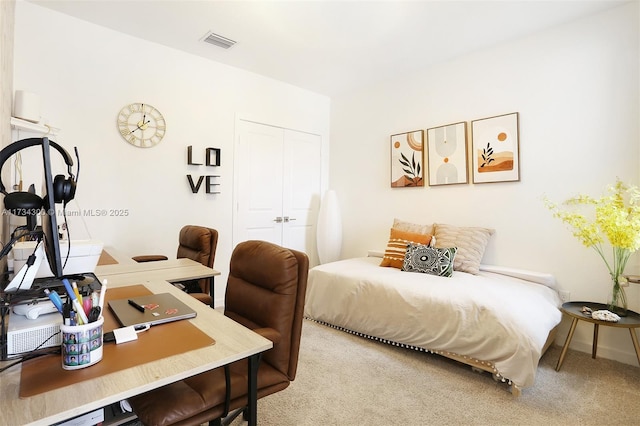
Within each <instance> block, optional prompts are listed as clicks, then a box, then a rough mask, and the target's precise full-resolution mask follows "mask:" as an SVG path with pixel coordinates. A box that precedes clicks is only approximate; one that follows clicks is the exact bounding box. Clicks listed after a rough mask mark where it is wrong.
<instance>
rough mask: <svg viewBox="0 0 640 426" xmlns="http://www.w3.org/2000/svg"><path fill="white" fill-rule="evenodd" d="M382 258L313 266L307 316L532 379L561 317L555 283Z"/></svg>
mask: <svg viewBox="0 0 640 426" xmlns="http://www.w3.org/2000/svg"><path fill="white" fill-rule="evenodd" d="M379 264H380V259H379V258H376V257H363V258H355V259H347V260H341V261H338V262H332V263H328V264H324V265H319V266H316V267H314V268H312V269H311V271H310V272H309V280H308V284H307V296H306V305H305V316H307V317H308V318H311V319H315V320H318V321H324V322H327V323H330V324H333V325H336V326H340V327H344V328H347V329H349V330H353V331H356V332H360V333H364V334H368V335H371V336H375V337H379V338H382V339H387V340H391V341H394V342H398V343H403V344H407V345H413V346H416V347H420V348H424V349H428V350H434V351H448V352H453V353H455V354H458V355H464V356H468V357H472V358H475V359H477V360H480V361H489V362H491V363H493V364H494V366H495V368H496V369H497V373H498V374H499V375H501V376H503V377H505V378H507V379H509V380H511V381H512V382H513V383H514V384H516V385H517V386H519V387H527V386H531V385H532V384H533V383H534V379H535V372H536V369H537V366H538V361H539V359H540V356H541V354H542V349H543V346H544V344H545V342H546V340H547V337H548V335H549V332H550V330H552V329H553V328H554V327H555V326H556V325H557V324H558V323H559V322H560V319H561V313H560V310H559V309H558V307H559V306H560V305H561V301H560V298H559V297H558V294H557V292H556V291H555V290H553V289H552V288H550V287H549V286H547V285H544V284H540V283H539V282H540V281H541V280H538V282H533V281H526V280H523V279H520V278H515V277H513V276H509V275H504V274H499V273H495V272H488V271H481V272H480V274H479V275H472V274H468V273H465V272H458V271H454V273H453V276H452V277H450V278H446V277H439V276H434V275H429V274H422V273H414V272H403V271H400V270H399V269H396V268H388V267H380V266H378V265H379ZM489 269H491V268H489ZM511 271H512V270H511ZM511 275H513V274H511ZM524 276H526V274H525V275H524ZM534 281H535V280H534ZM542 281H545V280H542ZM550 281H551V282H554V281H553V280H552V279H551V280H550Z"/></svg>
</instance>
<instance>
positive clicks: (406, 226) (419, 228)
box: [392, 219, 433, 235]
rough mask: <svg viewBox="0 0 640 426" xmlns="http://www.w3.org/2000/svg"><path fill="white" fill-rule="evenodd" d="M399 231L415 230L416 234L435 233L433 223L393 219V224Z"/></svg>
mask: <svg viewBox="0 0 640 426" xmlns="http://www.w3.org/2000/svg"><path fill="white" fill-rule="evenodd" d="M392 228H395V229H397V230H399V231H405V232H413V233H414V234H422V235H427V234H429V235H433V225H419V224H417V223H411V222H406V221H404V220H400V219H393V226H392Z"/></svg>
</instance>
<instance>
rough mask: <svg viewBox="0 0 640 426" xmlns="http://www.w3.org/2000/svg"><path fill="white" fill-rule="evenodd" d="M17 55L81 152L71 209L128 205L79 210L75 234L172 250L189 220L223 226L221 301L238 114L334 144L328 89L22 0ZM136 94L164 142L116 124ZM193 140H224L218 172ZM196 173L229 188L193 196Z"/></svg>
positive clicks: (46, 107) (21, 79)
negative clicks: (163, 128)
mask: <svg viewBox="0 0 640 426" xmlns="http://www.w3.org/2000/svg"><path fill="white" fill-rule="evenodd" d="M14 64H15V66H14V88H15V89H16V90H19V89H23V90H30V91H33V92H35V93H37V94H38V95H40V97H41V101H42V107H41V110H42V115H43V116H44V117H46V119H47V120H48V121H49V122H50V124H51V125H53V126H55V127H59V128H61V133H60V136H59V137H58V138H57V140H56V141H57V142H59V143H61V144H62V145H63V146H64V147H66V148H67V150H69V151H71V150H72V149H73V147H74V146H78V149H79V151H80V157H81V165H82V167H81V171H80V179H79V185H78V193H77V196H76V202H72V203H71V204H70V206H69V208H68V209H69V211H76V212H82V213H83V212H84V211H85V210H90V209H93V210H94V211H97V210H99V209H106V210H107V211H109V210H111V209H126V210H128V212H129V215H128V216H127V217H90V216H87V215H83V214H81V216H80V217H70V218H69V221H70V229H71V232H72V234H71V237H72V238H86V237H87V236H90V237H92V238H96V239H99V240H102V241H104V243H105V244H106V245H110V246H113V247H116V248H117V249H119V250H120V251H121V252H122V253H123V254H125V255H135V254H150V253H159V254H165V255H167V256H169V257H174V256H175V251H176V248H177V238H178V232H179V230H180V228H181V227H182V226H183V225H185V224H197V225H203V226H209V227H212V228H216V229H218V231H219V233H220V240H219V243H218V250H217V255H216V263H215V267H216V269H219V270H220V271H221V272H222V273H223V274H222V276H221V277H220V278H218V279H217V280H216V299H217V303H218V304H221V303H222V301H223V297H224V292H223V284H224V283H225V282H226V274H227V271H228V264H229V259H230V255H231V251H232V249H233V247H232V235H231V230H232V207H233V206H232V197H233V194H232V188H233V182H232V176H233V160H234V157H233V151H234V135H235V133H234V132H235V122H236V116H243V117H251V118H252V119H254V120H259V121H262V122H266V123H269V124H274V125H279V126H283V127H290V128H294V129H297V130H302V131H307V132H311V133H316V134H319V135H321V136H322V138H323V143H324V144H328V134H329V99H328V98H327V97H325V96H320V95H317V94H314V93H311V92H308V91H305V90H302V89H299V88H296V87H293V86H291V85H288V84H283V83H280V82H277V81H274V80H272V79H268V78H265V77H262V76H259V75H256V74H252V73H248V72H244V71H241V70H238V69H235V68H232V67H228V66H225V65H222V64H218V63H215V62H211V61H207V60H204V59H202V58H199V57H196V56H192V55H187V54H184V53H182V52H179V51H176V50H173V49H169V48H166V47H164V46H161V45H157V44H153V43H148V42H145V41H143V40H140V39H136V38H132V37H130V36H127V35H124V34H121V33H117V32H114V31H111V30H108V29H105V28H103V27H99V26H96V25H93V24H89V23H86V22H83V21H80V20H77V19H75V18H71V17H68V16H66V15H63V14H59V13H56V12H53V11H50V10H48V9H45V8H41V7H38V6H35V5H33V4H30V3H25V2H22V1H18V2H17V5H16V22H15V62H14ZM131 102H145V103H149V104H151V105H153V106H155V107H156V108H158V109H159V110H160V111H161V112H162V114H163V115H164V118H165V119H166V121H167V133H166V136H165V138H164V139H163V140H162V142H161V143H160V144H159V145H158V146H156V147H154V148H151V149H140V148H136V147H133V146H131V145H129V144H127V143H126V142H125V141H124V140H123V139H122V138H121V137H120V135H119V134H118V131H117V127H116V116H117V114H118V111H120V109H121V108H122V107H123V106H125V105H126V104H129V103H131ZM54 140H55V139H54ZM188 145H193V149H194V153H195V154H196V155H199V156H203V155H204V150H205V148H207V147H216V148H221V150H222V165H221V167H220V168H219V170H215V169H212V170H213V171H214V172H213V173H211V170H208V169H207V168H206V167H204V166H202V167H196V166H187V157H186V150H187V146H188ZM325 150H326V147H325V149H323V151H325ZM325 163H326V162H325ZM38 167H39V166H38ZM24 168H25V169H29V165H28V164H26V165H25V166H24ZM59 171H60V172H62V171H64V169H59ZM189 173H193V174H194V175H199V174H220V175H221V176H222V178H221V179H220V181H221V183H222V186H221V192H222V193H221V194H219V195H205V194H204V192H203V190H201V191H200V193H198V194H193V193H192V192H191V190H190V187H189V184H188V182H187V178H186V175H187V174H189ZM85 225H86V226H85ZM85 229H86V231H85Z"/></svg>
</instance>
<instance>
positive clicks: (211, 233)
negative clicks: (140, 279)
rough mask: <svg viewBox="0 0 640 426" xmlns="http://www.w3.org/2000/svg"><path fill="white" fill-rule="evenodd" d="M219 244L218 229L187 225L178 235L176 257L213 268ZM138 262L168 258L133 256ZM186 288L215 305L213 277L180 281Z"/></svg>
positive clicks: (165, 257) (202, 299)
mask: <svg viewBox="0 0 640 426" xmlns="http://www.w3.org/2000/svg"><path fill="white" fill-rule="evenodd" d="M217 246H218V231H216V230H215V229H211V228H207V227H204V226H195V225H186V226H184V227H183V228H182V229H181V230H180V235H179V237H178V253H177V255H176V257H177V258H178V259H181V258H189V259H191V260H195V261H196V262H200V263H202V264H203V265H204V266H208V267H209V268H213V262H214V260H215V258H216V247H217ZM132 259H133V260H135V261H136V262H152V261H157V260H167V259H168V258H167V256H164V255H155V254H154V255H143V256H134V257H132ZM174 284H175V283H174ZM180 284H182V285H183V286H184V287H185V290H186V291H187V292H188V293H190V294H191V295H192V296H193V297H195V298H196V299H198V300H200V301H201V302H202V303H206V304H207V305H209V306H213V293H212V290H213V288H212V285H213V278H203V279H200V280H193V281H188V282H184V283H180Z"/></svg>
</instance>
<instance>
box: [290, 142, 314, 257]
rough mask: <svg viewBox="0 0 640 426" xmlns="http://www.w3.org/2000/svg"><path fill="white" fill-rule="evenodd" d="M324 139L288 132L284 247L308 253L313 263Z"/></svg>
mask: <svg viewBox="0 0 640 426" xmlns="http://www.w3.org/2000/svg"><path fill="white" fill-rule="evenodd" d="M320 140H321V138H320V136H318V135H313V134H310V133H302V132H296V131H293V130H285V131H284V152H283V160H284V162H283V170H284V178H283V191H282V214H283V220H284V222H283V227H282V244H281V245H283V246H285V247H289V248H294V249H296V250H300V251H303V252H305V253H307V255H308V256H309V257H310V259H311V260H312V261H313V259H314V258H315V253H316V251H317V246H316V223H317V219H318V211H319V210H320V173H321V170H320Z"/></svg>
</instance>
